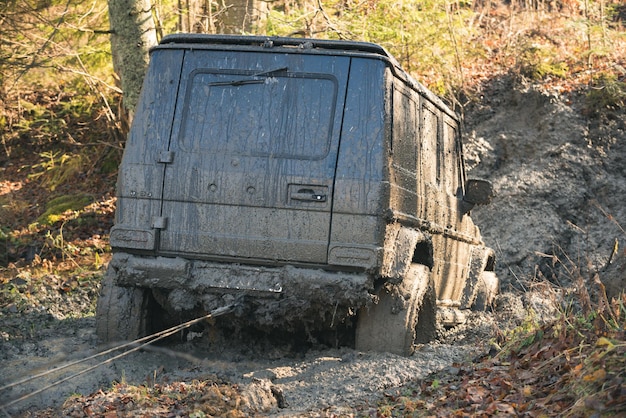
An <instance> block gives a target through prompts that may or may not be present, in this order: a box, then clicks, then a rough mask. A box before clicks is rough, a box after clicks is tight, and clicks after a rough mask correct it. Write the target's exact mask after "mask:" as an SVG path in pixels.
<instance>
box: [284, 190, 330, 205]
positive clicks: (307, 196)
mask: <svg viewBox="0 0 626 418" xmlns="http://www.w3.org/2000/svg"><path fill="white" fill-rule="evenodd" d="M289 197H291V200H300V201H303V202H326V195H325V194H320V193H315V191H314V190H313V189H300V190H298V191H297V192H295V193H291V195H290V196H289Z"/></svg>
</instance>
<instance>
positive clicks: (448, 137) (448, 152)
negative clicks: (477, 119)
mask: <svg viewBox="0 0 626 418" xmlns="http://www.w3.org/2000/svg"><path fill="white" fill-rule="evenodd" d="M458 135H459V132H458V129H457V124H456V123H455V122H454V121H453V120H452V119H450V118H448V117H446V123H445V124H444V136H445V138H444V144H445V146H444V153H443V161H444V164H445V168H446V191H447V192H448V194H451V195H459V193H462V191H461V190H460V187H461V166H460V165H461V159H460V152H459V146H460V142H459V137H458Z"/></svg>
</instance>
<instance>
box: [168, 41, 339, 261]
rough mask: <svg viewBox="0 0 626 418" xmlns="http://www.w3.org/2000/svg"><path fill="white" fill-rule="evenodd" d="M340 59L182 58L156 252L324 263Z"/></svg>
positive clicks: (264, 55)
mask: <svg viewBox="0 0 626 418" xmlns="http://www.w3.org/2000/svg"><path fill="white" fill-rule="evenodd" d="M349 62H350V58H349V57H334V56H319V55H318V56H316V55H310V54H305V53H269V52H250V51H246V52H236V51H211V50H199V49H196V50H188V51H186V52H185V58H184V63H183V67H182V74H181V85H180V87H179V95H178V100H177V111H176V115H175V118H174V126H173V129H172V136H171V139H170V144H169V149H168V150H167V152H166V153H165V155H164V158H163V162H165V163H166V170H165V178H164V188H163V203H162V205H163V206H162V217H161V220H160V222H161V225H160V227H161V231H160V242H159V251H160V252H162V253H179V254H183V255H184V254H197V255H199V256H201V257H202V256H206V257H207V258H218V259H220V258H224V259H230V258H231V257H234V258H238V259H241V258H250V259H262V260H285V261H299V262H307V263H326V261H327V252H328V242H329V230H330V222H331V209H332V196H333V182H334V176H335V166H336V162H337V153H338V149H339V142H340V134H341V120H342V110H343V106H344V98H345V90H346V84H347V77H348V71H349Z"/></svg>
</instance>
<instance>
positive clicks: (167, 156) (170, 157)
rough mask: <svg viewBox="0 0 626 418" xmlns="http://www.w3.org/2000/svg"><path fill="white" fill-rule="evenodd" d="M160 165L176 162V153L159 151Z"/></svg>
mask: <svg viewBox="0 0 626 418" xmlns="http://www.w3.org/2000/svg"><path fill="white" fill-rule="evenodd" d="M157 161H158V162H159V163H163V164H170V163H171V162H173V161H174V151H159V158H158V160H157Z"/></svg>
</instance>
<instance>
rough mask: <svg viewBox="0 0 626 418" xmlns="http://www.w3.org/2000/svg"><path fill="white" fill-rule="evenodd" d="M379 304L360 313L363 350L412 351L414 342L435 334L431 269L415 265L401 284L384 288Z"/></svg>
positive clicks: (359, 346)
mask: <svg viewBox="0 0 626 418" xmlns="http://www.w3.org/2000/svg"><path fill="white" fill-rule="evenodd" d="M378 296H379V301H378V303H377V304H375V305H373V306H370V307H367V308H364V309H362V311H361V312H360V313H359V317H358V320H357V328H356V340H355V346H356V349H357V350H360V351H377V352H389V353H394V354H399V355H403V356H409V355H411V354H412V353H413V350H414V343H416V342H419V343H425V342H428V341H430V340H432V339H433V338H434V337H435V333H436V325H437V324H436V321H437V315H436V300H435V290H434V285H433V281H432V276H431V274H430V269H429V268H428V267H427V266H424V265H421V264H413V265H411V267H410V268H409V272H408V273H407V276H406V277H405V278H404V280H403V281H402V283H401V284H400V285H398V286H395V287H393V288H392V289H386V288H383V289H381V291H380V293H379V295H378Z"/></svg>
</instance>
